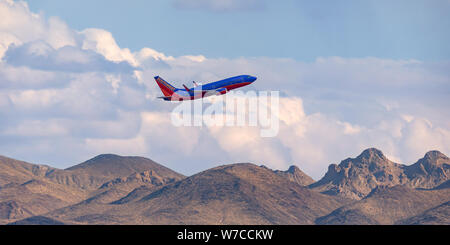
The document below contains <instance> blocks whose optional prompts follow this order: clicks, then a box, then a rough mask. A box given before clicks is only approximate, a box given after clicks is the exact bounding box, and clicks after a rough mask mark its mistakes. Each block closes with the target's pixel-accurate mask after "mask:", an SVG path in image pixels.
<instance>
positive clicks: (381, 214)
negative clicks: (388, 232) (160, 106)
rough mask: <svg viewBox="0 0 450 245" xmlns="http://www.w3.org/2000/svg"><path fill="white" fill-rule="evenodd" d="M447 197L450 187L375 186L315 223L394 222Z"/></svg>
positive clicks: (449, 193)
mask: <svg viewBox="0 0 450 245" xmlns="http://www.w3.org/2000/svg"><path fill="white" fill-rule="evenodd" d="M449 200H450V189H448V188H447V189H441V190H418V189H412V188H409V187H406V186H401V185H398V186H394V187H377V188H375V189H374V190H373V191H372V192H371V193H370V194H369V195H368V196H367V197H365V198H364V199H362V200H360V201H357V202H354V203H352V204H349V205H346V206H343V207H341V208H338V209H337V210H335V211H333V212H331V213H330V214H329V215H326V216H324V217H320V218H318V219H317V220H316V223H317V224H321V225H323V224H329V225H330V224H332V225H338V224H339V225H342V224H345V225H367V224H388V225H390V224H394V223H396V222H398V221H400V220H403V219H406V218H408V217H411V216H415V215H418V214H420V213H422V212H424V211H426V210H427V209H430V208H432V207H435V206H437V205H439V204H441V203H443V202H447V201H449Z"/></svg>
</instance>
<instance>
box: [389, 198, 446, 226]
mask: <svg viewBox="0 0 450 245" xmlns="http://www.w3.org/2000/svg"><path fill="white" fill-rule="evenodd" d="M397 224H400V225H450V201H449V202H445V203H443V204H441V205H439V206H437V207H434V208H431V209H429V210H427V211H425V212H423V213H421V214H419V215H416V216H413V217H410V218H408V219H405V220H401V221H399V222H397Z"/></svg>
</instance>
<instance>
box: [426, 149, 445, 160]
mask: <svg viewBox="0 0 450 245" xmlns="http://www.w3.org/2000/svg"><path fill="white" fill-rule="evenodd" d="M423 159H425V160H429V161H436V160H438V159H443V160H447V161H448V160H449V159H448V157H447V156H446V155H444V154H442V153H441V152H440V151H429V152H427V153H426V154H425V156H424V157H423Z"/></svg>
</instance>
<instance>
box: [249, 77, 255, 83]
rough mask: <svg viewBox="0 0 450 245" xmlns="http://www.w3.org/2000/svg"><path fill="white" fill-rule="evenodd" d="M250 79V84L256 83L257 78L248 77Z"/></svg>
mask: <svg viewBox="0 0 450 245" xmlns="http://www.w3.org/2000/svg"><path fill="white" fill-rule="evenodd" d="M248 79H249V80H250V82H251V83H252V82H254V81H256V79H257V78H256V77H253V76H248Z"/></svg>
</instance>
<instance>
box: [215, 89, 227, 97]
mask: <svg viewBox="0 0 450 245" xmlns="http://www.w3.org/2000/svg"><path fill="white" fill-rule="evenodd" d="M226 93H228V90H227V89H226V88H221V89H218V90H217V92H216V95H223V94H226Z"/></svg>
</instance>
